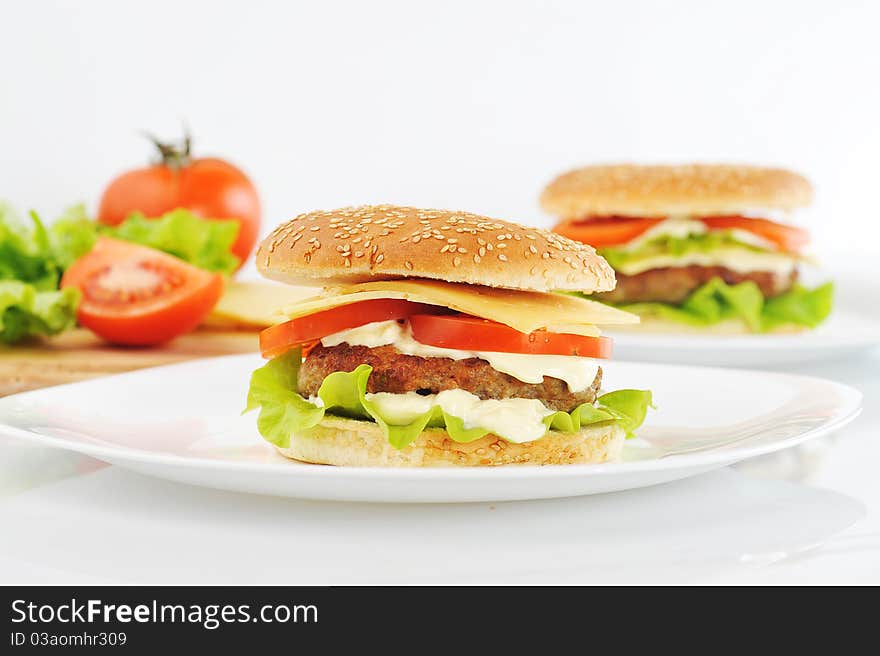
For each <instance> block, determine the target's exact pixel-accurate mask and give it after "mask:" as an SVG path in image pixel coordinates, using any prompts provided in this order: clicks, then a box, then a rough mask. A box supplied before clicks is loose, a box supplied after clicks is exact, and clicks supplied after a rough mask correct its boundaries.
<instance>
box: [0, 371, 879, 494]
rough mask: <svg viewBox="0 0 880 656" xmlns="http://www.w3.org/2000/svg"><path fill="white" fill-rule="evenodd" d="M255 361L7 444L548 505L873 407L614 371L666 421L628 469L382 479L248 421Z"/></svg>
mask: <svg viewBox="0 0 880 656" xmlns="http://www.w3.org/2000/svg"><path fill="white" fill-rule="evenodd" d="M260 362H261V361H260V360H259V358H258V357H257V356H253V355H244V356H241V355H236V356H227V357H221V358H212V359H206V360H197V361H194V362H188V363H184V364H178V365H171V366H166V367H156V368H153V369H143V370H141V371H135V372H131V373H127V374H122V375H118V376H109V377H106V378H99V379H96V380H91V381H87V382H82V383H74V384H72V385H62V386H58V387H52V388H47V389H43V390H38V391H34V392H27V393H24V394H18V395H14V396H9V397H6V398H4V399H0V431H2V432H3V433H5V434H8V435H10V436H12V437H21V438H24V439H26V440H30V441H31V442H36V443H41V444H44V445H50V446H56V447H59V448H63V449H69V450H72V451H78V452H80V453H84V454H86V455H90V456H93V457H95V458H99V459H101V460H104V461H106V462H109V463H112V464H114V465H119V466H121V467H126V468H128V469H133V470H135V471H139V472H143V473H146V474H150V475H153V476H158V477H160V478H167V479H170V480H174V481H180V482H184V483H191V484H193V485H204V486H207V487H214V488H220V489H229V490H239V491H245V492H256V493H263V494H273V495H280V496H289V497H300V498H310V499H336V500H349V501H385V502H461V501H501V500H515V499H546V498H554V497H567V496H575V495H581V494H595V493H601V492H611V491H616V490H625V489H630V488H638V487H645V486H648V485H655V484H658V483H665V482H668V481H673V480H677V479H681V478H685V477H688V476H693V475H695V474H699V473H702V472H705V471H708V470H711V469H715V468H718V467H723V466H725V465H728V464H731V463H733V462H737V461H739V460H743V459H745V458H749V457H752V456H757V455H761V454H765V453H770V452H772V451H777V450H779V449H783V448H786V447H789V446H793V445H795V444H799V443H801V442H803V441H805V440H808V439H811V438H815V437H819V436H821V435H825V434H827V433H829V432H831V431H834V430H836V429H839V428H841V427H842V426H844V425H846V424H847V423H849V422H850V421H851V420H852V419H854V418H855V417H856V415H857V414H858V412H859V410H860V407H861V399H862V396H861V394H860V393H859V392H858V391H856V390H854V389H852V388H850V387H847V386H845V385H840V384H838V383H832V382H830V381H826V380H822V379H818V378H808V377H803V376H792V375H786V374H775V373H764V372H752V371H741V370H725V369H709V368H697V367H677V366H668V365H656V364H637V363H627V362H612V363H609V364H608V365H606V366H605V367H604V368H605V376H604V380H605V387H606V389H618V388H623V387H641V388H647V389H651V390H653V391H654V398H655V402H656V404H657V406H658V409H657V410H656V411H653V412H652V413H651V414H650V415H649V420H648V422H647V423H646V425H645V426H643V427H642V429H640V431H639V434H640V437H639V439H636V440H630V441H629V442H628V443H627V446H626V449H625V457H624V462H620V463H609V464H603V465H568V466H565V465H563V466H547V467H531V466H516V467H500V468H487V469H480V468H461V469H457V468H431V469H382V468H363V469H357V468H347V467H326V466H321V465H310V464H305V463H298V462H294V461H290V460H287V459H285V458H283V457H281V456H279V455H277V453H276V452H275V451H274V449H273V448H272V447H270V446H269V445H268V444H267V443H266V442H264V441H263V440H262V439H261V438H260V436H259V435H258V433H257V430H256V427H255V415H254V414H249V415H245V416H241V415H240V412H241V408H242V407H243V406H244V400H245V395H246V389H247V383H248V378H249V376H250V372H251V371H252V370H253V369H255V368H256V367H257V366H259V365H260Z"/></svg>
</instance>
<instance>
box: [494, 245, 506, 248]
mask: <svg viewBox="0 0 880 656" xmlns="http://www.w3.org/2000/svg"><path fill="white" fill-rule="evenodd" d="M496 246H498V248H507V244H496Z"/></svg>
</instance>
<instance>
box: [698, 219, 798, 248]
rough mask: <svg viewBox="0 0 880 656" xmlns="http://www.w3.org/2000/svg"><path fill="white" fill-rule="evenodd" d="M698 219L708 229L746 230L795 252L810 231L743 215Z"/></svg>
mask: <svg viewBox="0 0 880 656" xmlns="http://www.w3.org/2000/svg"><path fill="white" fill-rule="evenodd" d="M700 221H702V222H703V223H705V224H706V227H708V228H709V229H710V230H731V229H739V230H748V231H749V232H751V233H753V234H755V235H758V236H759V237H763V238H764V239H767V240H769V241H772V242H773V243H774V244H776V245H777V246H779V248H781V249H782V250H784V251H787V252H789V253H797V252H798V251H800V250H801V249H803V247H804V246H806V245H807V244H808V243H809V242H810V233H808V232H807V231H806V230H804V229H803V228H797V227H795V226H790V225H785V224H783V223H776V222H775V221H770V220H769V219H752V218H748V217H745V216H704V217H701V218H700Z"/></svg>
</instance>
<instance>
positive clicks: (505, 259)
mask: <svg viewBox="0 0 880 656" xmlns="http://www.w3.org/2000/svg"><path fill="white" fill-rule="evenodd" d="M498 259H499V260H501V261H502V262H507V256H506V255H505V254H504V253H498Z"/></svg>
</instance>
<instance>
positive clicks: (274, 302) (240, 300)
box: [202, 280, 320, 330]
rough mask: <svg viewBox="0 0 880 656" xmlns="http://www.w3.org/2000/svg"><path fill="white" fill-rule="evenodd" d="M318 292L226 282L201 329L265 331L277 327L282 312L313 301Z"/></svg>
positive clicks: (265, 284)
mask: <svg viewBox="0 0 880 656" xmlns="http://www.w3.org/2000/svg"><path fill="white" fill-rule="evenodd" d="M319 291H320V289H316V288H315V287H296V286H294V285H283V284H281V283H276V282H263V281H260V280H254V281H245V282H238V281H235V280H229V281H227V283H226V288H225V289H224V290H223V296H221V297H220V300H219V301H218V302H217V305H215V306H214V309H213V310H212V311H211V314H209V315H208V316H207V317H206V318H205V320H204V321H203V322H202V325H203V326H207V327H210V328H224V329H236V330H241V329H248V328H250V329H255V330H259V329H262V328H268V327H269V326H274V325H275V324H276V323H278V321H279V319H278V317H279V315H278V312H279V310H280V309H281V308H283V307H286V306H288V305H290V304H291V303H295V302H297V301H300V300H303V299H306V298H309V297H313V296H314V295H315V294H316V293H318V292H319Z"/></svg>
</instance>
